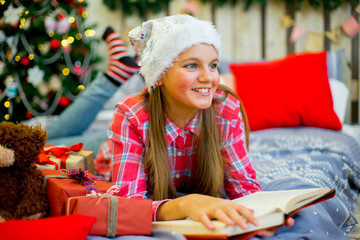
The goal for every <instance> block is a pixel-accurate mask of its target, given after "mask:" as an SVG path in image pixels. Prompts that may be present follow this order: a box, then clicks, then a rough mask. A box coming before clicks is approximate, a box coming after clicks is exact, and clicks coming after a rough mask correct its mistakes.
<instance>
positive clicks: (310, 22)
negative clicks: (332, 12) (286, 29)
mask: <svg viewBox="0 0 360 240" xmlns="http://www.w3.org/2000/svg"><path fill="white" fill-rule="evenodd" d="M295 24H298V25H299V26H301V27H303V28H305V29H306V30H307V31H308V34H307V35H306V36H304V37H302V38H300V39H299V40H297V41H296V42H295V52H303V51H305V45H306V40H307V39H308V37H309V33H318V34H324V18H323V8H322V7H321V8H320V7H319V8H318V9H314V8H313V7H311V6H310V4H309V3H308V2H307V1H304V2H303V4H302V9H301V11H297V12H296V13H295Z"/></svg>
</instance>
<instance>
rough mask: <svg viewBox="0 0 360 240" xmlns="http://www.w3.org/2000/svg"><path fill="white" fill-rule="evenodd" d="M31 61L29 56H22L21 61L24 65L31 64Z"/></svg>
mask: <svg viewBox="0 0 360 240" xmlns="http://www.w3.org/2000/svg"><path fill="white" fill-rule="evenodd" d="M29 62H30V60H29V58H27V57H22V58H21V59H20V63H21V64H22V65H24V66H27V65H28V64H29Z"/></svg>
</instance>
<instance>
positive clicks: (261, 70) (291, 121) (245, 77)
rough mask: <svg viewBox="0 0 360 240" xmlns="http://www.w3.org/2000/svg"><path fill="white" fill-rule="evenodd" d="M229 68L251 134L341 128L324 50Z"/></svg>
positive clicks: (232, 65)
mask: <svg viewBox="0 0 360 240" xmlns="http://www.w3.org/2000/svg"><path fill="white" fill-rule="evenodd" d="M229 67H230V70H231V71H232V73H233V75H234V76H235V90H236V92H237V94H238V95H239V97H240V99H241V100H242V101H243V104H244V107H245V110H246V113H247V116H248V121H249V125H250V129H251V130H252V131H255V130H261V129H267V128H277V127H296V126H310V127H319V128H327V129H333V130H340V129H341V128H342V124H341V122H340V120H339V118H338V116H337V115H336V113H335V111H334V108H333V100H332V95H331V90H330V85H329V80H328V77H327V69H326V52H325V51H322V52H318V53H301V54H300V53H298V54H291V55H288V56H286V57H284V58H281V59H277V60H273V61H268V62H256V63H231V64H230V65H229Z"/></svg>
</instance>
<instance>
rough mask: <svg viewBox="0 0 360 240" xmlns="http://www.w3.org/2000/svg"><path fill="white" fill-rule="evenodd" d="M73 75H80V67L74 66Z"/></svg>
mask: <svg viewBox="0 0 360 240" xmlns="http://www.w3.org/2000/svg"><path fill="white" fill-rule="evenodd" d="M73 70H74V73H75V74H76V75H80V74H81V73H82V67H81V66H79V67H78V66H75V67H74V69H73Z"/></svg>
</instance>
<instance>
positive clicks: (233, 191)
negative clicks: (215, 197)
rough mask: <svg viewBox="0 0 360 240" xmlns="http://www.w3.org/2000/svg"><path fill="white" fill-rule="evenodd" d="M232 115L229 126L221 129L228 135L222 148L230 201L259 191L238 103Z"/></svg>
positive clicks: (225, 181)
mask: <svg viewBox="0 0 360 240" xmlns="http://www.w3.org/2000/svg"><path fill="white" fill-rule="evenodd" d="M233 113H234V114H233V117H232V118H231V120H230V122H231V123H230V125H229V126H226V127H223V131H227V133H228V134H227V135H226V138H225V141H224V143H223V147H222V153H223V157H224V163H225V166H224V168H225V179H224V185H225V186H224V187H225V191H226V193H227V196H228V198H230V199H234V198H239V197H242V196H245V195H248V194H251V193H254V192H257V191H260V190H261V187H260V184H259V183H258V181H257V180H256V172H255V170H254V168H253V167H252V164H251V162H250V159H249V157H248V152H247V149H246V137H245V126H244V122H243V121H242V116H241V112H240V105H239V102H238V106H237V107H236V108H235V109H234V111H233ZM226 129H227V130H226Z"/></svg>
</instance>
